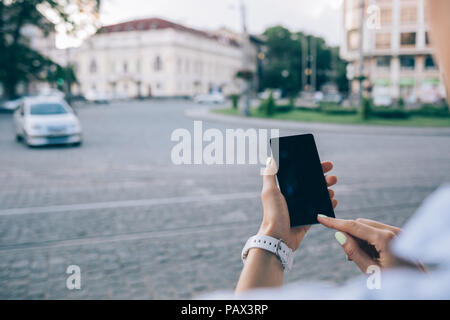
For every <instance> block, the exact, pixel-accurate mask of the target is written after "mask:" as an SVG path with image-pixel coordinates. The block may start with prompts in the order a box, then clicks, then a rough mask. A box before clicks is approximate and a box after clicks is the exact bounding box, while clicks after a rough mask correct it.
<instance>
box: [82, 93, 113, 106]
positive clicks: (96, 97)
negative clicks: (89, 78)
mask: <svg viewBox="0 0 450 320" xmlns="http://www.w3.org/2000/svg"><path fill="white" fill-rule="evenodd" d="M85 98H86V100H87V101H89V102H93V103H99V104H108V103H109V102H110V100H111V96H109V95H107V94H105V93H100V92H96V91H92V92H88V93H87V94H86V96H85Z"/></svg>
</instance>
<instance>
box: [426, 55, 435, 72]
mask: <svg viewBox="0 0 450 320" xmlns="http://www.w3.org/2000/svg"><path fill="white" fill-rule="evenodd" d="M435 69H436V64H435V63H434V59H433V57H432V56H431V55H430V54H429V55H426V56H425V70H435Z"/></svg>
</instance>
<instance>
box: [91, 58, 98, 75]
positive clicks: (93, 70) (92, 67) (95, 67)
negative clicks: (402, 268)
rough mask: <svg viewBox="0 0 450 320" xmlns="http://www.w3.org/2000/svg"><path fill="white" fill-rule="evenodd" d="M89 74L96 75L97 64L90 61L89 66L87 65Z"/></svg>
mask: <svg viewBox="0 0 450 320" xmlns="http://www.w3.org/2000/svg"><path fill="white" fill-rule="evenodd" d="M89 72H90V73H96V72H97V62H95V60H94V59H93V60H91V64H90V65H89Z"/></svg>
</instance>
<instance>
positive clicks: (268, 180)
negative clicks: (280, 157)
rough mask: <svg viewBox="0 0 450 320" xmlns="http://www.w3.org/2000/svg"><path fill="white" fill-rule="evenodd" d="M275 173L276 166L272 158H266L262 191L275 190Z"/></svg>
mask: <svg viewBox="0 0 450 320" xmlns="http://www.w3.org/2000/svg"><path fill="white" fill-rule="evenodd" d="M276 173H277V166H276V164H275V160H274V159H273V158H268V159H267V162H266V168H265V169H264V175H263V190H264V189H271V188H277V187H278V186H277V180H276V178H275V174H276Z"/></svg>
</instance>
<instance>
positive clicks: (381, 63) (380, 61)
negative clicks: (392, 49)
mask: <svg viewBox="0 0 450 320" xmlns="http://www.w3.org/2000/svg"><path fill="white" fill-rule="evenodd" d="M390 66H391V57H390V56H382V57H378V58H377V68H389V67H390Z"/></svg>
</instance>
